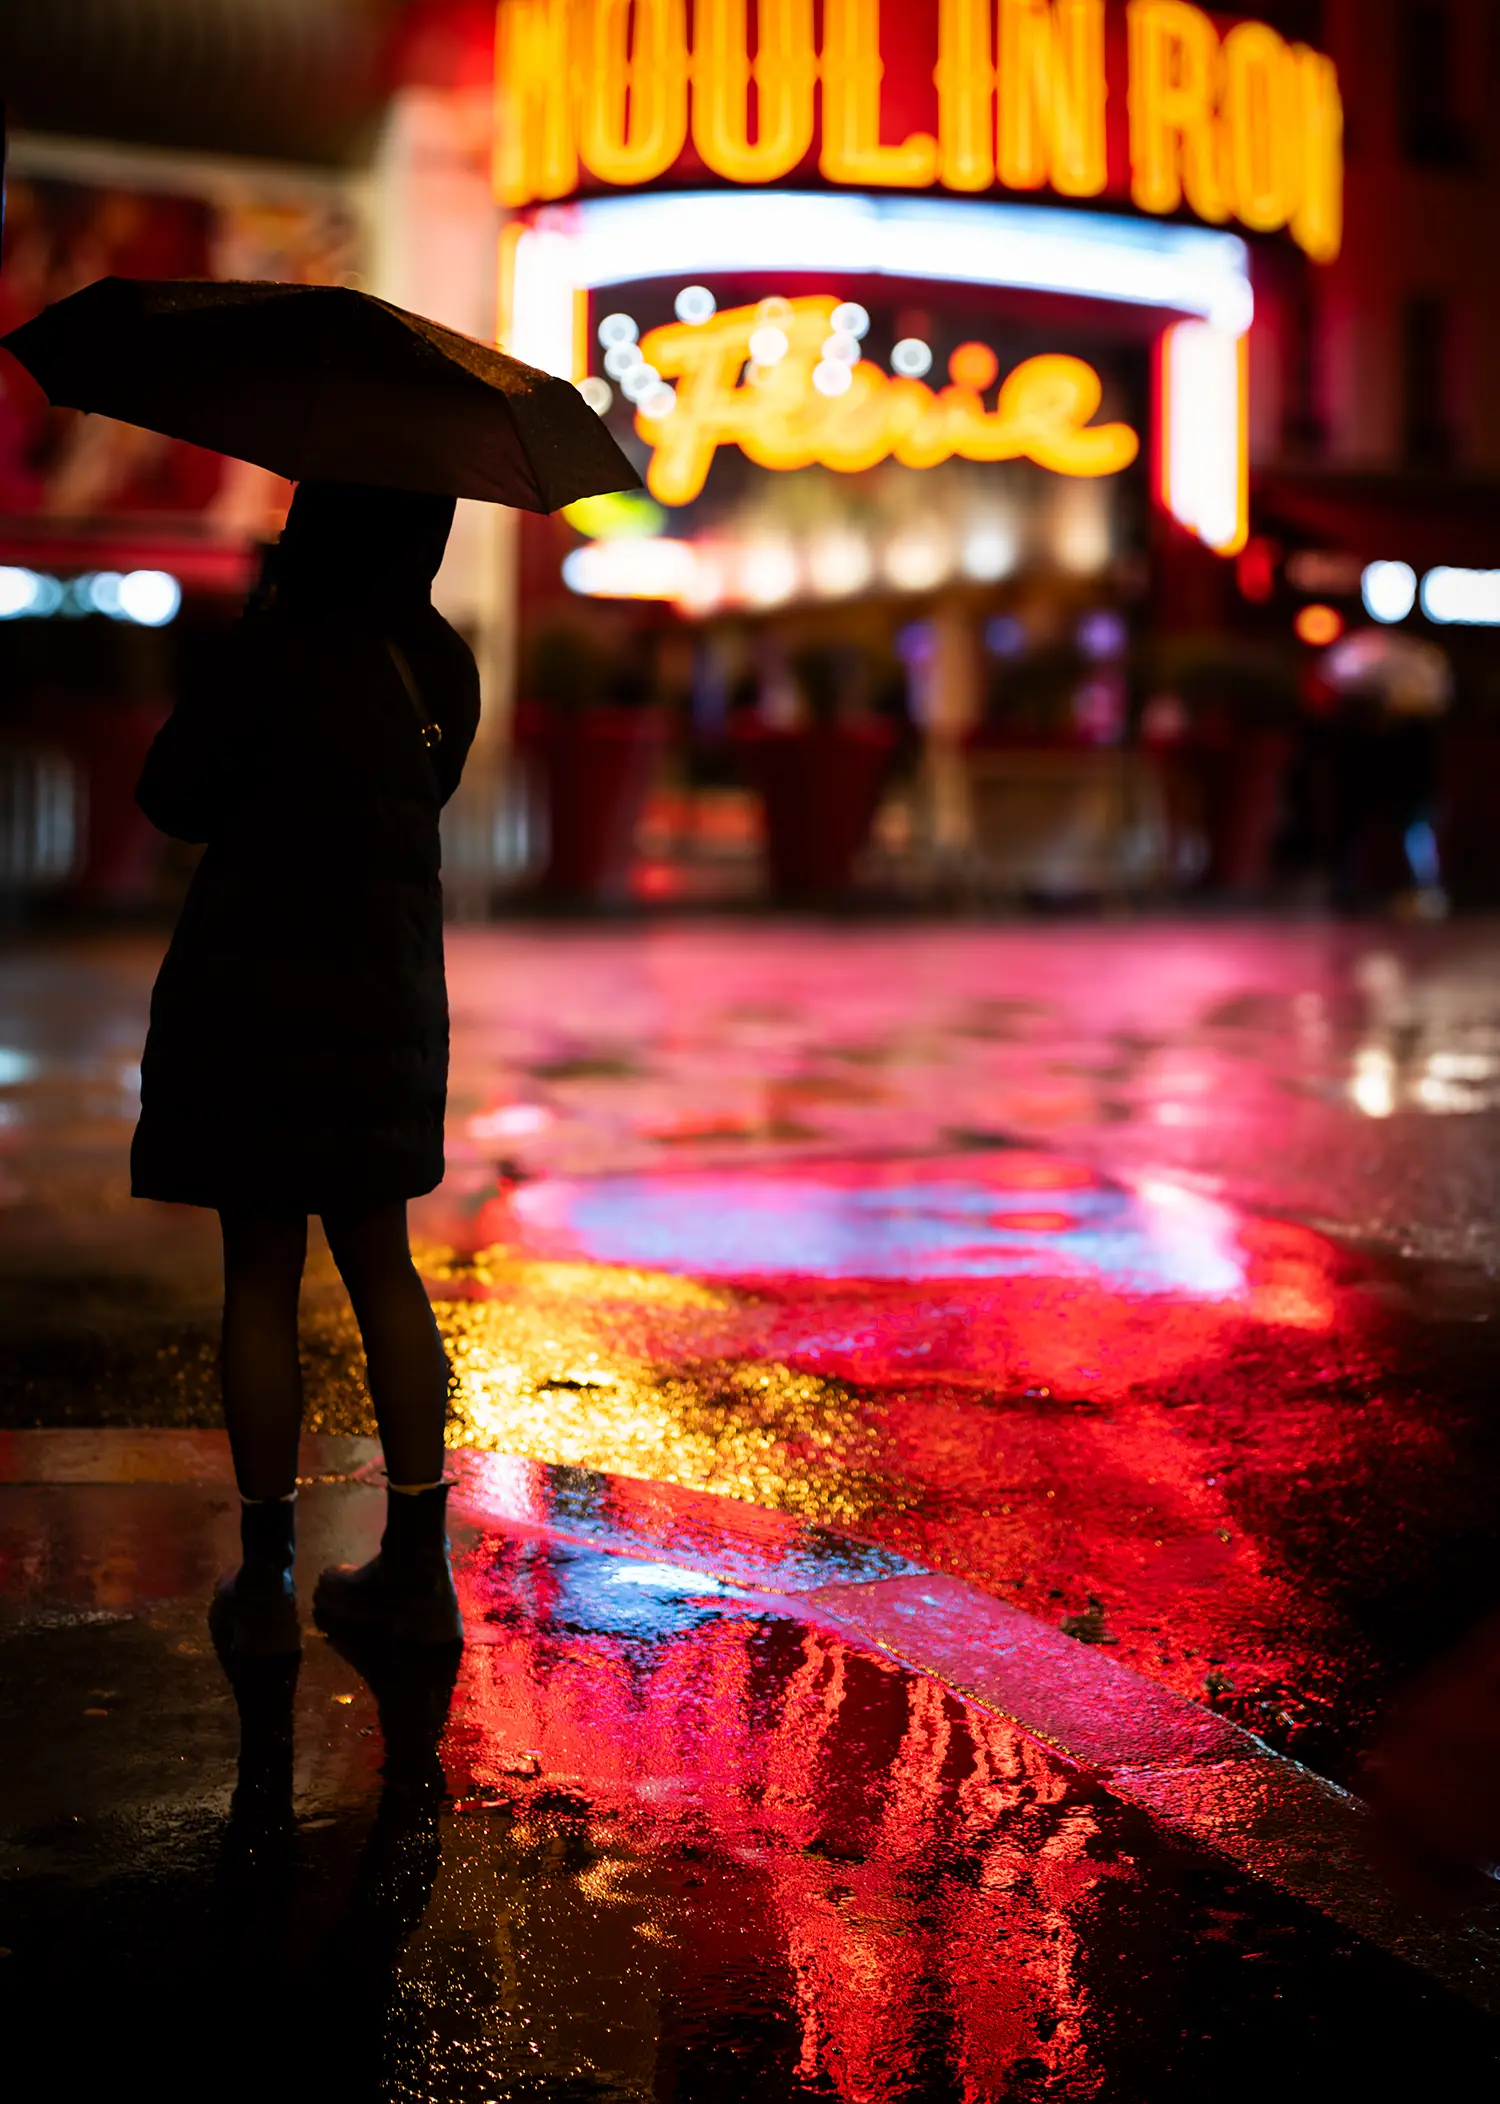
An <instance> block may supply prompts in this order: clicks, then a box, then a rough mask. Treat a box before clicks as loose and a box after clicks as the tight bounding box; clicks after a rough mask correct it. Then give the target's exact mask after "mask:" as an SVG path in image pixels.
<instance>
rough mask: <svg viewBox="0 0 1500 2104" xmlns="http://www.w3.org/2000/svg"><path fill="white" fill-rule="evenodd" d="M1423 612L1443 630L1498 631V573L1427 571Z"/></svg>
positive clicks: (1499, 613)
mask: <svg viewBox="0 0 1500 2104" xmlns="http://www.w3.org/2000/svg"><path fill="white" fill-rule="evenodd" d="M1422 611H1423V613H1424V614H1425V615H1426V616H1427V618H1428V620H1429V621H1436V622H1439V623H1441V624H1442V625H1443V626H1444V627H1447V626H1450V625H1458V626H1462V627H1465V628H1500V570H1457V569H1453V568H1450V567H1448V566H1446V565H1445V566H1444V567H1442V568H1440V569H1436V570H1429V571H1428V572H1427V575H1426V576H1425V577H1424V578H1423V579H1422Z"/></svg>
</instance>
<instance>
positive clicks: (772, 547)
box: [740, 540, 801, 606]
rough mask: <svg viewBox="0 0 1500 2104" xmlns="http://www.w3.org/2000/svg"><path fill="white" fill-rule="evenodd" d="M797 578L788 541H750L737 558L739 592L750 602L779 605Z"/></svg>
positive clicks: (792, 592) (793, 589)
mask: <svg viewBox="0 0 1500 2104" xmlns="http://www.w3.org/2000/svg"><path fill="white" fill-rule="evenodd" d="M800 581H801V576H800V571H799V569H798V564H797V555H796V551H795V549H794V548H793V547H792V545H791V543H790V541H780V540H765V541H752V542H751V543H750V545H749V547H747V548H746V549H745V551H744V554H743V555H742V556H741V558H740V592H741V595H742V597H743V598H744V599H745V601H746V602H747V603H748V604H749V605H750V606H782V605H784V604H785V602H786V601H787V600H788V599H791V598H793V597H794V596H795V594H796V590H797V586H798V584H799V583H800Z"/></svg>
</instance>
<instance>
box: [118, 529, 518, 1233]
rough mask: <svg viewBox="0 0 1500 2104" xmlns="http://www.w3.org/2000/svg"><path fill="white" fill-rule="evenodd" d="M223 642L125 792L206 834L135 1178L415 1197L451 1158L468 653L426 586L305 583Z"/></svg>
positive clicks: (192, 1190)
mask: <svg viewBox="0 0 1500 2104" xmlns="http://www.w3.org/2000/svg"><path fill="white" fill-rule="evenodd" d="M445 531H446V528H445ZM438 552H439V553H440V552H441V542H439V544H438ZM433 567H434V568H435V567H436V565H435V563H434V565H433ZM388 637H389V638H390V639H392V640H394V641H395V643H396V644H397V647H398V649H399V650H400V651H401V652H402V653H404V655H405V657H406V659H407V661H408V663H409V667H410V670H411V673H412V675H413V677H414V679H415V681H416V683H417V685H418V687H419V690H420V693H421V698H422V702H423V704H424V705H425V708H426V710H427V711H428V713H429V714H430V715H431V717H432V718H433V719H435V720H436V722H437V723H438V725H439V726H440V727H441V732H442V736H441V741H440V742H439V743H438V744H436V745H435V746H434V747H432V748H430V749H429V747H428V746H427V745H426V744H425V743H424V740H423V735H422V726H421V721H420V718H419V714H418V710H417V707H416V706H415V705H414V703H413V701H412V698H411V696H410V695H409V693H408V692H407V690H406V688H405V686H404V685H403V682H402V679H401V676H400V673H399V671H398V669H397V666H396V663H395V662H394V660H393V658H392V655H391V653H390V651H389V649H388V647H387V638H388ZM230 654H231V662H230V665H229V667H228V673H227V677H226V678H225V679H224V681H223V683H222V685H221V687H220V689H219V691H217V692H215V693H212V694H205V695H203V696H202V697H201V698H196V699H189V700H188V701H186V702H184V703H183V704H182V705H181V706H180V707H179V708H178V709H177V710H176V711H175V712H174V714H173V715H172V717H171V719H170V720H169V722H168V723H167V724H166V726H165V727H164V729H163V730H162V732H161V734H160V736H159V737H158V738H157V740H156V743H155V744H154V745H153V747H152V749H151V752H150V755H149V757H148V759H147V761H146V766H145V771H144V772H143V774H142V776H141V781H140V786H139V788H138V790H137V797H138V800H139V802H140V804H141V807H142V809H143V810H144V811H145V812H146V814H147V816H148V817H149V818H150V819H151V821H152V823H153V824H155V825H157V826H159V827H160V828H161V829H162V831H163V832H166V833H171V834H173V835H175V836H176V837H177V838H178V839H180V840H188V841H204V842H206V843H207V847H206V850H205V853H204V855H203V859H202V861H201V863H200V865H199V867H198V871H197V874H196V876H195V877H194V879H193V884H192V888H191V890H190V891H189V893H188V897H187V901H186V903H185V905H184V907H183V911H182V917H181V920H180V921H179V923H178V927H177V931H176V933H175V935H174V936H173V938H172V944H171V947H170V949H169V950H168V952H167V956H166V959H165V961H164V963H163V965H162V968H161V972H160V975H159V977H158V979H157V982H156V989H155V992H154V994H153V996H152V1002H151V1030H150V1035H149V1037H148V1039H147V1042H146V1051H145V1056H144V1059H143V1061H142V1068H141V1119H140V1124H139V1126H138V1128H137V1130H136V1136H135V1144H134V1147H133V1148H132V1151H131V1182H132V1189H133V1191H134V1193H135V1195H136V1196H137V1197H139V1198H157V1199H169V1200H175V1201H177V1202H179V1203H183V1204H188V1205H205V1206H214V1207H219V1208H228V1209H235V1208H251V1209H258V1208H267V1209H277V1210H281V1209H286V1210H292V1211H297V1212H308V1213H347V1212H359V1211H364V1210H367V1209H372V1208H374V1207H376V1206H379V1205H383V1204H387V1203H390V1202H392V1201H394V1200H398V1199H405V1198H412V1197H415V1196H417V1195H418V1194H419V1193H421V1192H423V1191H429V1190H431V1189H432V1188H433V1186H434V1185H435V1184H437V1183H438V1182H439V1181H440V1179H441V1177H442V1174H443V1112H444V1104H445V1098H446V1093H447V1077H448V1003H447V993H446V988H445V984H444V977H443V928H442V895H441V890H440V885H439V877H438V867H439V845H438V813H439V810H440V808H441V806H442V805H443V803H445V802H446V801H447V799H448V797H449V796H451V795H452V793H453V791H454V789H455V788H456V787H457V785H458V778H459V774H460V772H461V770H462V767H463V762H464V757H465V755H466V753H467V751H468V748H469V745H470V742H471V740H472V739H473V736H474V732H475V728H476V726H477V723H478V718H479V684H478V677H477V674H476V672H475V667H474V660H473V657H472V655H471V654H470V652H469V649H468V647H467V645H466V644H465V643H464V642H463V641H462V640H461V639H460V638H459V637H458V636H457V635H456V634H455V633H454V631H453V630H452V629H451V628H450V627H449V626H448V624H447V623H446V622H445V621H444V620H443V619H442V618H441V616H440V615H438V614H437V613H436V612H434V611H433V609H432V607H431V605H430V604H427V603H426V588H425V585H424V587H423V590H422V592H421V593H420V595H418V596H417V597H416V598H415V599H413V598H412V597H411V596H410V595H408V596H407V597H406V598H405V599H403V598H402V595H401V594H400V593H397V594H396V595H395V596H394V597H393V599H391V600H390V601H389V602H388V603H387V604H386V605H385V606H384V607H383V608H382V607H372V606H371V605H370V603H369V601H368V598H366V599H364V600H361V601H358V602H355V601H353V600H350V601H348V602H346V603H341V602H340V601H339V600H338V598H337V596H336V595H335V597H334V600H333V603H332V604H326V605H324V606H322V607H319V605H318V603H317V600H316V598H315V597H314V598H311V599H310V598H309V597H307V596H306V595H304V596H303V598H302V599H301V600H300V601H296V602H294V603H293V604H292V605H291V606H290V607H289V609H288V610H285V611H283V610H276V611H273V612H269V613H265V614H260V615H250V616H247V618H246V619H245V620H244V621H242V622H241V624H240V626H239V627H238V629H237V630H236V631H235V632H234V636H233V639H232V642H231V650H230Z"/></svg>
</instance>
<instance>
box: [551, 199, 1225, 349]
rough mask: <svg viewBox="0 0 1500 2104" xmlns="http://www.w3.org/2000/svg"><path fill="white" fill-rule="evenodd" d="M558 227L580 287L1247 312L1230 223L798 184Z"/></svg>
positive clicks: (634, 204)
mask: <svg viewBox="0 0 1500 2104" xmlns="http://www.w3.org/2000/svg"><path fill="white" fill-rule="evenodd" d="M537 225H538V229H539V230H545V231H548V232H551V231H553V230H554V229H555V230H556V231H558V232H562V231H564V229H565V230H566V234H567V236H568V237H569V238H570V239H571V242H572V245H573V254H574V262H573V269H574V273H575V275H574V277H573V283H574V284H575V285H579V286H584V287H588V288H590V289H592V288H594V287H596V286H601V285H626V284H630V283H633V282H634V281H636V280H638V279H642V278H662V277H679V276H692V275H702V276H708V275H710V274H711V273H712V272H714V271H755V272H772V273H780V272H792V271H825V270H842V271H847V272H849V273H850V274H851V275H857V276H874V277H881V276H884V277H897V278H930V279H935V280H937V281H939V282H946V283H949V284H956V285H1014V286H1017V287H1021V288H1024V289H1025V290H1028V291H1033V292H1061V293H1072V294H1074V295H1076V296H1079V297H1081V298H1084V299H1101V300H1123V301H1126V302H1128V303H1129V304H1131V305H1133V306H1146V307H1166V308H1169V309H1171V310H1172V311H1173V312H1175V313H1178V314H1192V315H1196V316H1198V317H1199V318H1200V319H1202V320H1204V321H1212V322H1213V323H1214V324H1215V326H1216V327H1218V328H1221V329H1224V330H1226V331H1228V332H1229V333H1230V334H1231V335H1235V336H1238V335H1241V334H1242V333H1243V332H1244V331H1245V330H1246V329H1248V328H1249V326H1250V322H1251V319H1252V317H1253V315H1254V312H1255V301H1254V296H1253V294H1252V292H1251V289H1250V275H1249V261H1248V256H1247V252H1246V248H1245V244H1244V242H1243V241H1241V240H1240V239H1239V237H1238V236H1237V235H1235V234H1220V233H1214V232H1213V231H1211V230H1210V229H1208V228H1205V227H1187V226H1168V225H1161V224H1158V223H1156V222H1154V221H1151V220H1139V219H1126V218H1123V217H1119V218H1117V217H1115V216H1113V215H1112V214H1108V213H1103V212H1068V211H1059V210H1054V209H1050V208H1048V207H1046V206H1042V205H994V204H977V203H971V202H965V201H963V200H960V199H949V198H925V197H872V196H868V195H865V194H863V193H845V194H842V195H840V194H831V193H827V192H823V191H817V190H813V191H798V190H711V191H675V192H656V193H654V194H651V195H649V196H640V197H602V198H591V199H589V200H588V201H586V202H584V203H582V204H577V205H569V206H564V207H561V208H558V209H557V210H555V211H547V212H543V213H541V214H539V215H538V222H537ZM523 245H524V244H523Z"/></svg>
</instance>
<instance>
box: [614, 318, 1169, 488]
mask: <svg viewBox="0 0 1500 2104" xmlns="http://www.w3.org/2000/svg"><path fill="white" fill-rule="evenodd" d="M837 304H838V302H837V301H836V300H833V299H830V298H827V297H825V296H822V295H819V296H816V297H813V298H807V299H794V300H787V301H784V302H779V303H778V317H777V321H778V326H779V328H780V329H781V330H782V332H783V334H784V335H785V337H786V340H787V350H786V353H785V355H784V356H783V357H781V358H780V359H779V360H778V361H777V362H776V363H775V364H774V365H769V366H758V365H756V364H755V363H754V362H753V360H752V358H751V351H750V339H751V337H752V335H753V334H754V333H755V331H756V330H757V328H758V327H760V326H761V325H762V323H763V320H764V303H763V304H762V306H759V307H731V308H727V309H725V310H724V311H723V312H721V313H719V314H716V315H715V316H714V317H713V319H712V320H711V321H709V322H707V323H704V324H703V325H701V326H698V327H694V326H692V325H690V324H688V323H670V324H668V325H667V326H666V327H665V328H660V329H652V330H651V332H650V333H649V334H648V335H647V336H646V337H645V338H644V339H643V340H642V343H641V352H642V355H643V357H644V358H645V359H646V361H647V362H648V363H649V364H651V365H654V366H655V367H656V369H657V371H658V372H659V373H661V374H663V375H664V376H665V377H666V378H668V379H673V380H675V381H676V382H677V396H676V402H675V404H674V406H673V407H672V409H671V410H670V411H669V413H668V414H666V415H664V416H647V415H646V414H645V412H644V410H643V411H641V412H640V413H638V414H637V417H636V430H637V431H638V432H639V434H640V435H641V437H642V438H644V439H646V440H647V441H648V442H649V443H650V444H651V446H652V447H653V449H654V450H653V452H652V456H651V464H650V466H649V468H648V469H647V472H646V484H647V487H648V488H649V489H650V491H651V494H652V495H653V496H654V497H656V498H658V499H659V500H660V501H661V502H662V503H663V504H689V503H691V502H692V500H693V498H694V497H696V496H697V495H698V493H699V491H700V490H701V489H702V488H703V485H704V482H705V481H706V480H707V477H708V471H709V468H710V467H711V466H712V464H713V457H714V454H715V453H716V452H717V450H718V448H719V447H720V446H738V447H739V448H740V451H741V452H742V453H744V454H745V455H746V456H747V457H748V458H749V459H750V460H753V461H754V462H755V463H756V464H757V466H759V467H764V468H802V467H810V466H812V465H813V464H814V463H817V464H819V465H821V466H823V467H827V468H836V469H839V470H840V471H841V472H843V473H845V474H857V473H858V472H859V471H860V470H861V469H863V468H870V467H874V466H875V465H876V463H877V462H879V461H882V460H886V459H890V458H894V459H896V460H899V461H900V462H902V463H903V465H905V466H906V467H913V468H927V467H935V466H936V465H937V463H938V462H939V461H943V460H951V459H952V458H953V457H954V456H955V455H957V456H958V457H960V458H961V459H964V460H981V461H999V460H1023V459H1025V460H1034V461H1036V462H1037V463H1038V465H1039V466H1041V467H1044V468H1051V469H1052V470H1053V471H1054V472H1055V473H1057V474H1059V475H1080V476H1095V475H1115V474H1118V473H1119V471H1120V470H1121V469H1122V468H1126V467H1129V465H1130V463H1131V462H1132V461H1133V460H1134V459H1135V457H1136V455H1137V453H1138V452H1139V451H1140V440H1139V438H1138V437H1137V435H1136V433H1135V432H1134V431H1133V430H1132V429H1131V427H1130V426H1129V425H1128V424H1121V423H1110V424H1091V423H1090V422H1089V419H1090V418H1091V417H1092V416H1093V415H1094V414H1095V412H1096V411H1097V409H1098V407H1099V403H1100V400H1101V399H1102V396H1103V386H1102V383H1101V381H1100V378H1099V375H1098V373H1096V372H1095V370H1094V368H1093V367H1092V366H1091V365H1087V364H1085V363H1084V361H1083V359H1081V358H1069V357H1063V356H1059V355H1054V354H1048V355H1046V356H1043V357H1039V358H1028V359H1026V361H1025V362H1024V364H1021V365H1018V366H1017V367H1016V368H1015V370H1014V371H1013V372H1012V373H1011V374H1009V376H1008V377H1007V378H1006V380H1005V381H1004V383H1003V384H1002V385H1001V388H1000V392H999V397H998V400H997V402H996V405H995V407H994V408H993V409H986V407H985V405H984V399H983V398H984V395H985V393H986V391H987V390H988V389H989V388H990V387H991V386H993V385H994V383H995V381H996V379H997V378H998V377H999V371H1000V361H999V359H998V358H997V357H996V356H995V353H994V352H993V351H992V350H991V349H990V348H989V346H988V345H987V344H982V343H966V344H962V345H960V347H959V349H958V350H956V351H955V352H954V353H953V356H952V358H951V359H950V360H949V366H948V369H949V372H950V374H951V376H952V384H951V385H950V386H948V387H943V388H940V389H938V390H936V391H934V390H933V389H932V388H930V387H928V386H927V385H926V384H925V382H923V381H921V380H915V379H906V378H900V377H895V376H893V375H891V374H889V373H886V372H883V371H882V370H881V368H880V367H879V366H878V365H874V364H872V363H871V362H870V361H869V360H867V359H861V360H860V361H859V363H858V364H857V365H855V366H854V368H853V370H852V372H851V374H850V384H849V386H848V388H847V389H846V391H845V392H844V393H843V394H838V395H832V396H828V395H823V394H820V393H819V392H818V390H817V389H816V388H815V387H814V385H813V378H812V376H813V371H814V368H815V367H816V366H817V365H818V364H819V362H820V360H821V358H822V355H823V345H824V343H825V341H826V339H827V337H828V336H829V334H830V330H831V327H832V316H833V311H834V308H835V307H836V306H837ZM747 368H748V369H747Z"/></svg>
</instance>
